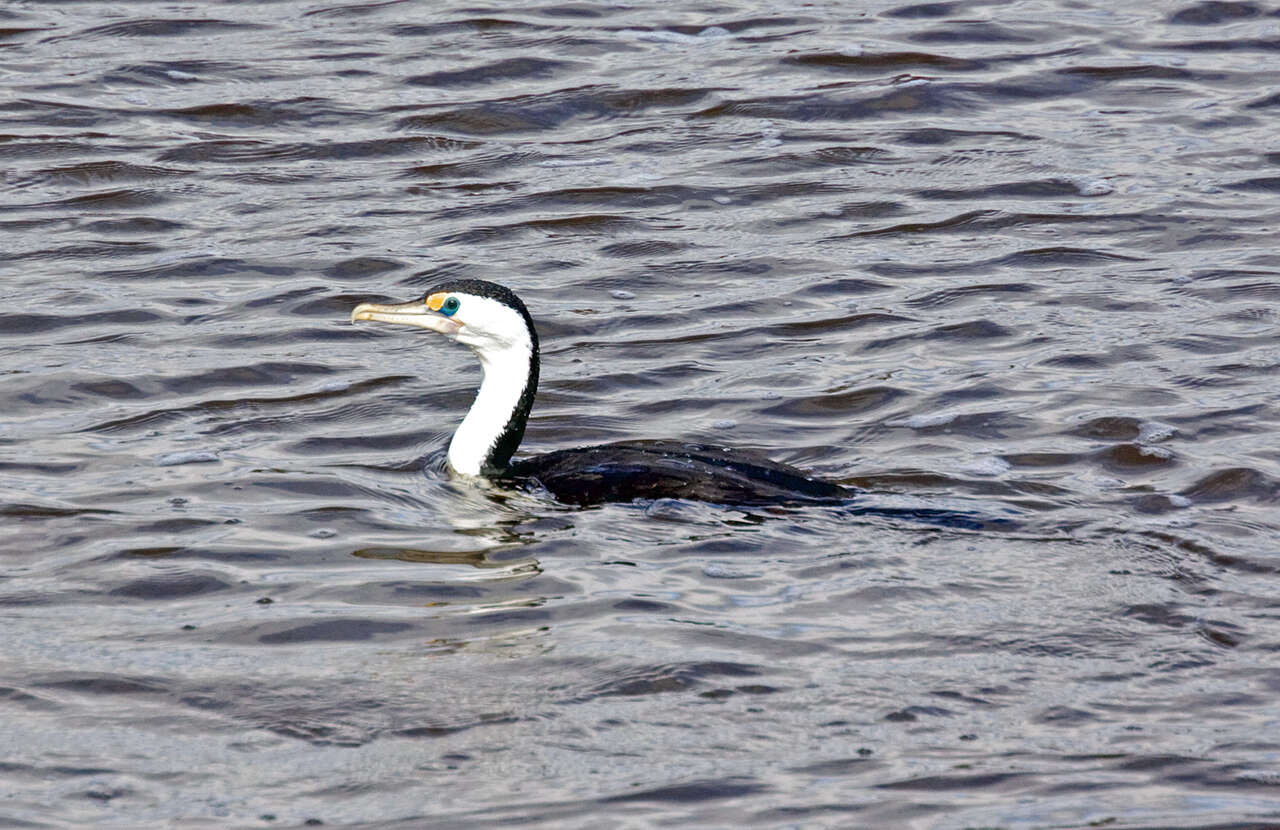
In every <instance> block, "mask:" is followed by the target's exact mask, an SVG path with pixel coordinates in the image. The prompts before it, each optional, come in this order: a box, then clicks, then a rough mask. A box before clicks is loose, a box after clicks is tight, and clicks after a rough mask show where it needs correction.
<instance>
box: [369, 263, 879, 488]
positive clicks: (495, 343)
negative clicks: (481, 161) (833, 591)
mask: <svg viewBox="0 0 1280 830" xmlns="http://www.w3.org/2000/svg"><path fill="white" fill-rule="evenodd" d="M351 320H352V322H357V321H361V320H374V321H377V322H382V323H399V324H401V325H408V326H417V327H418V328H424V329H429V330H431V331H434V332H438V333H440V334H443V335H444V336H445V337H448V338H449V339H450V340H453V341H456V342H458V343H462V344H463V345H466V346H470V347H471V350H472V351H473V352H475V354H476V357H478V358H479V359H480V365H481V367H482V369H483V370H484V378H483V380H482V381H481V383H480V391H479V393H477V395H476V399H475V402H474V403H473V404H472V405H471V410H470V411H469V412H468V413H467V416H466V418H464V419H463V421H462V424H461V425H460V426H459V427H458V430H457V432H455V433H454V435H453V440H452V441H450V443H449V466H450V467H451V468H452V469H453V470H454V471H455V472H457V473H461V474H463V475H468V476H484V477H486V478H490V479H493V480H496V481H499V482H503V483H512V484H528V483H531V482H537V484H540V485H541V486H542V487H544V488H546V490H547V491H548V492H550V493H551V495H553V496H554V497H555V498H556V499H557V500H559V501H562V502H566V503H568V504H575V505H589V504H598V503H601V502H627V501H632V500H635V499H659V498H678V499H693V500H697V501H706V502H715V503H719V504H728V505H770V504H836V503H841V502H844V501H846V500H847V499H849V498H850V497H851V496H852V495H853V494H854V492H855V491H854V490H853V489H852V488H849V487H845V486H843V485H840V484H836V483H834V482H830V481H822V480H820V479H816V478H813V477H811V476H809V475H807V474H806V473H804V472H803V471H802V470H799V469H796V468H795V467H791V466H789V465H787V464H779V463H778V462H776V461H772V460H770V459H768V458H766V457H764V456H761V455H758V454H755V453H751V452H745V451H740V450H732V449H725V448H721V447H710V446H707V445H705V444H692V443H683V442H679V441H620V442H617V443H613V444H600V445H597V446H591V447H579V448H576V449H564V450H556V451H554V452H549V453H546V454H544V455H535V456H531V457H528V458H520V459H516V460H514V461H513V460H512V458H511V457H512V455H514V454H515V451H516V448H517V447H519V446H520V439H521V438H523V437H524V428H525V422H526V420H527V419H528V417H529V410H530V408H531V407H532V406H533V398H534V395H535V393H536V392H537V391H538V367H539V359H538V333H537V330H536V329H535V328H534V325H533V318H532V317H530V316H529V310H528V309H527V308H525V305H524V303H523V302H522V301H521V300H520V298H519V297H517V296H516V295H515V293H513V292H512V291H511V290H510V289H508V288H506V287H505V286H502V285H498V284H497V283H492V282H487V281H485V280H471V279H462V280H450V281H447V282H443V283H440V284H439V285H437V286H435V287H434V288H432V289H431V290H429V291H428V292H427V293H426V295H425V296H423V297H422V299H419V300H413V301H411V302H407V303H400V304H397V305H381V304H378V303H361V304H360V305H358V306H356V308H355V310H354V311H352V312H351Z"/></svg>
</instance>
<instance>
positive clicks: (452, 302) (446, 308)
mask: <svg viewBox="0 0 1280 830" xmlns="http://www.w3.org/2000/svg"><path fill="white" fill-rule="evenodd" d="M461 305H462V303H461V302H459V301H458V298H457V297H449V298H448V299H447V300H445V301H444V304H443V305H441V306H440V313H441V314H443V315H444V316H446V317H452V316H453V315H454V314H455V313H456V312H457V311H458V308H459V306H461Z"/></svg>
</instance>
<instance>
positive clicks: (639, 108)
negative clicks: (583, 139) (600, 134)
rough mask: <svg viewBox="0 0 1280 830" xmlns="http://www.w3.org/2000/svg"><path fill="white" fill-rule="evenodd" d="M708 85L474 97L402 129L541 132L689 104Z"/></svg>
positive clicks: (405, 121)
mask: <svg viewBox="0 0 1280 830" xmlns="http://www.w3.org/2000/svg"><path fill="white" fill-rule="evenodd" d="M709 94H711V90H708V89H682V88H666V89H630V90H625V89H624V90H613V89H603V88H600V87H597V86H580V87H573V88H569V89H562V90H556V91H554V92H548V93H541V94H537V95H521V96H515V97H511V98H501V99H495V100H491V101H475V102H470V103H467V104H465V105H463V106H458V107H454V108H451V109H446V110H440V111H437V112H429V113H422V114H419V115H411V116H406V117H404V118H401V119H400V120H399V121H398V122H397V124H396V128H397V129H400V130H430V131H433V132H437V131H438V132H443V133H455V134H461V135H468V136H498V135H511V134H523V133H539V132H544V131H547V130H551V129H554V128H557V127H559V126H560V125H562V124H565V123H567V122H569V121H571V120H574V119H586V118H604V117H611V116H624V115H629V114H635V113H639V112H643V111H646V110H649V109H652V108H655V107H663V108H668V107H675V108H680V107H687V106H689V105H691V104H694V103H696V102H698V101H700V100H701V99H703V98H705V97H706V96H707V95H709Z"/></svg>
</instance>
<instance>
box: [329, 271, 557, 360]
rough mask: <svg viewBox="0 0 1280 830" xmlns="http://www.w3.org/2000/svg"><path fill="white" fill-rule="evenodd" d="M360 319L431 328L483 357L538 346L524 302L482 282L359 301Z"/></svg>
mask: <svg viewBox="0 0 1280 830" xmlns="http://www.w3.org/2000/svg"><path fill="white" fill-rule="evenodd" d="M362 320H372V321H375V322H379V323H396V324H399V325H405V326H417V327H418V328H423V329H429V330H431V331H434V332H438V333H439V334H443V335H444V336H445V337H448V338H449V339H450V340H454V341H456V342H458V343H462V344H463V345H466V346H470V347H471V348H472V349H474V350H475V351H476V353H477V354H479V355H480V357H481V358H482V359H483V358H484V357H485V356H486V355H489V354H494V353H497V352H503V351H506V350H509V349H512V348H527V349H531V350H534V351H536V349H537V342H538V340H537V334H536V333H535V331H534V328H533V320H532V319H531V318H530V316H529V311H528V309H526V308H525V305H524V303H523V302H521V300H520V298H519V297H517V296H516V295H515V294H514V293H512V292H511V290H510V289H508V288H505V287H504V286H501V285H498V284H497V283H493V282H486V281H484V280H453V281H450V282H446V283H441V284H440V285H437V286H435V287H434V288H432V289H430V290H429V291H427V293H426V294H425V295H424V296H423V297H422V298H421V299H418V300H412V301H410V302H407V303H396V304H391V305H384V304H382V303H361V304H360V305H358V306H356V307H355V309H354V310H353V311H352V312H351V322H353V323H355V322H359V321H362Z"/></svg>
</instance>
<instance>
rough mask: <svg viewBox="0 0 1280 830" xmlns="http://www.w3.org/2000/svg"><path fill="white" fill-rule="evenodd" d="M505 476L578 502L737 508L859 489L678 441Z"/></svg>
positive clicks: (526, 463) (582, 450) (551, 456)
mask: <svg viewBox="0 0 1280 830" xmlns="http://www.w3.org/2000/svg"><path fill="white" fill-rule="evenodd" d="M502 478H503V479H506V480H507V481H510V482H512V483H532V482H536V483H537V484H540V485H542V486H543V487H545V488H546V489H547V490H548V491H549V492H550V493H551V495H553V496H555V498H556V499H557V500H558V501H562V502H565V503H567V504H576V505H589V504H600V503H603V502H627V501H633V500H635V499H661V498H675V499H693V500H695V501H706V502H714V503H718V504H736V505H768V504H836V503H840V502H843V501H845V500H846V499H848V498H849V497H851V496H852V495H853V494H854V491H853V490H852V489H850V488H848V487H844V486H842V485H839V484H835V483H833V482H830V481H822V480H821V479H816V478H811V477H809V476H808V475H806V474H805V473H804V472H803V471H801V470H798V469H796V468H795V467H792V466H790V465H787V464H779V463H778V462H776V461H772V460H770V459H768V458H765V457H764V456H760V455H756V454H754V453H750V452H745V451H742V450H732V449H725V448H720V447H708V446H706V445H704V444H687V443H683V442H679V441H621V442H618V443H615V444H601V445H598V446H594V447H579V448H576V449H569V450H556V451H555V452H549V453H546V454H545V455H535V456H533V457H532V458H522V459H520V460H518V461H515V462H514V463H512V464H511V466H510V467H509V468H507V470H506V472H505V473H504V474H503V475H502Z"/></svg>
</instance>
